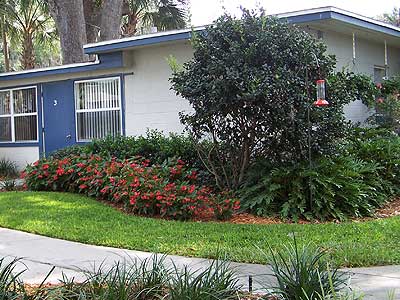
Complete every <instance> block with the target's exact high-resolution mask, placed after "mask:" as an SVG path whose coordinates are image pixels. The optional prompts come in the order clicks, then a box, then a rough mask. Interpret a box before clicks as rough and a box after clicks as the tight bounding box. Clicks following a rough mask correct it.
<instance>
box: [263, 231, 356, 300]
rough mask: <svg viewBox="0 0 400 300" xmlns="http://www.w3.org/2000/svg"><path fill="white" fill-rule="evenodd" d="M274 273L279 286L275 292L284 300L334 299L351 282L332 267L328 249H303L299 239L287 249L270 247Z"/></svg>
mask: <svg viewBox="0 0 400 300" xmlns="http://www.w3.org/2000/svg"><path fill="white" fill-rule="evenodd" d="M270 254H271V257H272V263H271V266H272V272H273V275H274V277H275V278H276V279H277V282H278V286H277V287H276V288H275V289H274V294H275V295H276V294H277V295H280V296H281V297H282V298H283V299H284V300H306V299H307V300H320V299H335V297H334V296H336V294H338V293H339V292H340V291H341V290H342V289H343V288H344V287H346V283H347V281H348V275H347V274H345V273H340V272H339V270H338V269H337V268H335V267H332V266H330V264H329V261H328V259H327V250H322V249H319V248H317V249H315V250H314V249H313V247H311V245H308V246H303V247H302V248H300V247H299V246H298V244H297V241H296V238H294V241H293V243H292V244H290V245H289V246H286V247H285V251H274V250H272V249H270Z"/></svg>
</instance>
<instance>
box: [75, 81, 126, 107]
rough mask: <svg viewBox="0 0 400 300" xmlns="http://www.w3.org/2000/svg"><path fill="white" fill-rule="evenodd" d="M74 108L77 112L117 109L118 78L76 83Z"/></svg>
mask: <svg viewBox="0 0 400 300" xmlns="http://www.w3.org/2000/svg"><path fill="white" fill-rule="evenodd" d="M76 107H77V109H78V110H83V109H90V110H94V109H109V108H110V109H111V108H119V107H120V97H119V80H118V78H114V79H105V80H96V81H87V82H79V83H77V85H76Z"/></svg>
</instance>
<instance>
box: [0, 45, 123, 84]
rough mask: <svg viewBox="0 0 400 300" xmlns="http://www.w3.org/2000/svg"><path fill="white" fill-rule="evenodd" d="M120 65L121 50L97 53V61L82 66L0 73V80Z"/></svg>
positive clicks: (109, 67)
mask: <svg viewBox="0 0 400 300" xmlns="http://www.w3.org/2000/svg"><path fill="white" fill-rule="evenodd" d="M120 67H123V59H122V51H118V52H113V53H107V54H103V55H99V62H97V63H95V62H94V63H92V64H89V65H83V66H73V65H72V66H70V67H68V65H67V66H66V67H65V68H61V69H51V68H50V69H43V70H37V71H32V72H27V73H18V72H16V73H15V74H13V73H11V74H8V75H1V74H0V82H1V81H11V80H17V79H26V78H36V77H43V76H54V75H61V74H63V75H65V74H73V73H81V72H88V71H97V70H104V69H111V68H120ZM56 81H57V80H56Z"/></svg>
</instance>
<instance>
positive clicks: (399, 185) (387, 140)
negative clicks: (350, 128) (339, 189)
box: [345, 128, 400, 194]
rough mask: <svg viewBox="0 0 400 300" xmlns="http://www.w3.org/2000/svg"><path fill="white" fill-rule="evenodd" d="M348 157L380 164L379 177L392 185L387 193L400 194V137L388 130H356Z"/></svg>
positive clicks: (387, 188)
mask: <svg viewBox="0 0 400 300" xmlns="http://www.w3.org/2000/svg"><path fill="white" fill-rule="evenodd" d="M345 151H346V153H347V154H348V155H353V156H355V157H357V158H359V159H362V160H363V161H366V162H371V163H375V164H378V165H379V166H380V168H379V169H378V174H379V176H380V177H381V178H382V179H384V180H385V181H387V182H389V183H390V185H386V193H388V194H398V193H400V137H399V136H398V135H397V134H395V133H394V132H392V131H391V130H387V129H380V128H378V129H375V128H358V129H355V130H354V134H353V135H352V136H351V139H350V140H349V142H348V144H347V147H346V149H345Z"/></svg>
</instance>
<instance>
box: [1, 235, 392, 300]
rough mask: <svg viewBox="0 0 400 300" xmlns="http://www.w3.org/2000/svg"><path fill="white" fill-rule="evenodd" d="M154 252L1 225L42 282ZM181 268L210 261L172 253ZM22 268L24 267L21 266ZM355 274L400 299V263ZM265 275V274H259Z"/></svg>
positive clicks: (263, 269) (371, 289) (10, 246)
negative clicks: (57, 236)
mask: <svg viewBox="0 0 400 300" xmlns="http://www.w3.org/2000/svg"><path fill="white" fill-rule="evenodd" d="M151 255H152V254H151V253H147V252H141V251H131V250H124V249H116V248H108V247H99V246H91V245H85V244H81V243H76V242H68V241H63V240H59V239H53V238H48V237H43V236H39V235H34V234H29V233H24V232H20V231H15V230H10V229H3V228H0V258H1V257H6V256H8V257H19V258H23V262H24V264H25V265H26V267H28V269H29V270H28V271H26V272H25V273H24V274H23V276H22V277H23V279H24V281H25V282H27V283H40V282H41V281H42V280H43V279H44V277H45V276H46V275H47V273H48V272H49V271H50V269H51V268H52V266H56V269H55V270H54V272H53V273H52V274H51V276H50V277H49V280H48V281H49V282H57V280H58V279H59V278H61V274H62V272H64V273H65V274H66V275H67V276H69V277H75V278H76V279H77V280H79V279H81V278H83V277H82V275H81V274H80V273H79V270H81V269H88V270H92V269H93V267H94V266H99V265H100V264H101V263H105V264H106V265H111V264H112V263H113V262H115V261H123V260H124V259H128V260H129V259H130V258H139V259H144V258H146V257H150V256H151ZM167 260H172V261H173V262H174V263H175V264H176V265H177V266H178V267H182V266H184V265H189V266H191V267H193V268H194V269H199V268H202V267H206V266H208V265H209V264H210V260H207V259H201V258H187V257H181V256H172V255H171V256H168V257H167ZM232 267H234V268H235V269H236V270H237V273H238V276H239V277H240V280H241V284H243V286H244V287H245V288H246V289H247V288H248V277H249V275H257V276H254V284H253V288H254V289H255V290H257V289H259V288H260V284H259V282H260V281H262V282H267V283H270V282H273V277H272V276H271V275H265V274H271V270H270V268H269V267H267V266H263V265H256V264H241V263H232ZM19 268H21V269H23V266H22V265H21V266H20V267H19ZM348 271H350V272H351V274H352V280H351V282H352V287H353V289H355V290H357V291H359V290H362V291H363V292H364V294H365V295H366V297H365V298H364V299H365V300H372V299H375V300H387V294H388V291H390V290H393V289H398V293H396V297H395V299H400V266H388V267H374V268H358V269H348ZM259 274H263V275H259Z"/></svg>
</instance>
